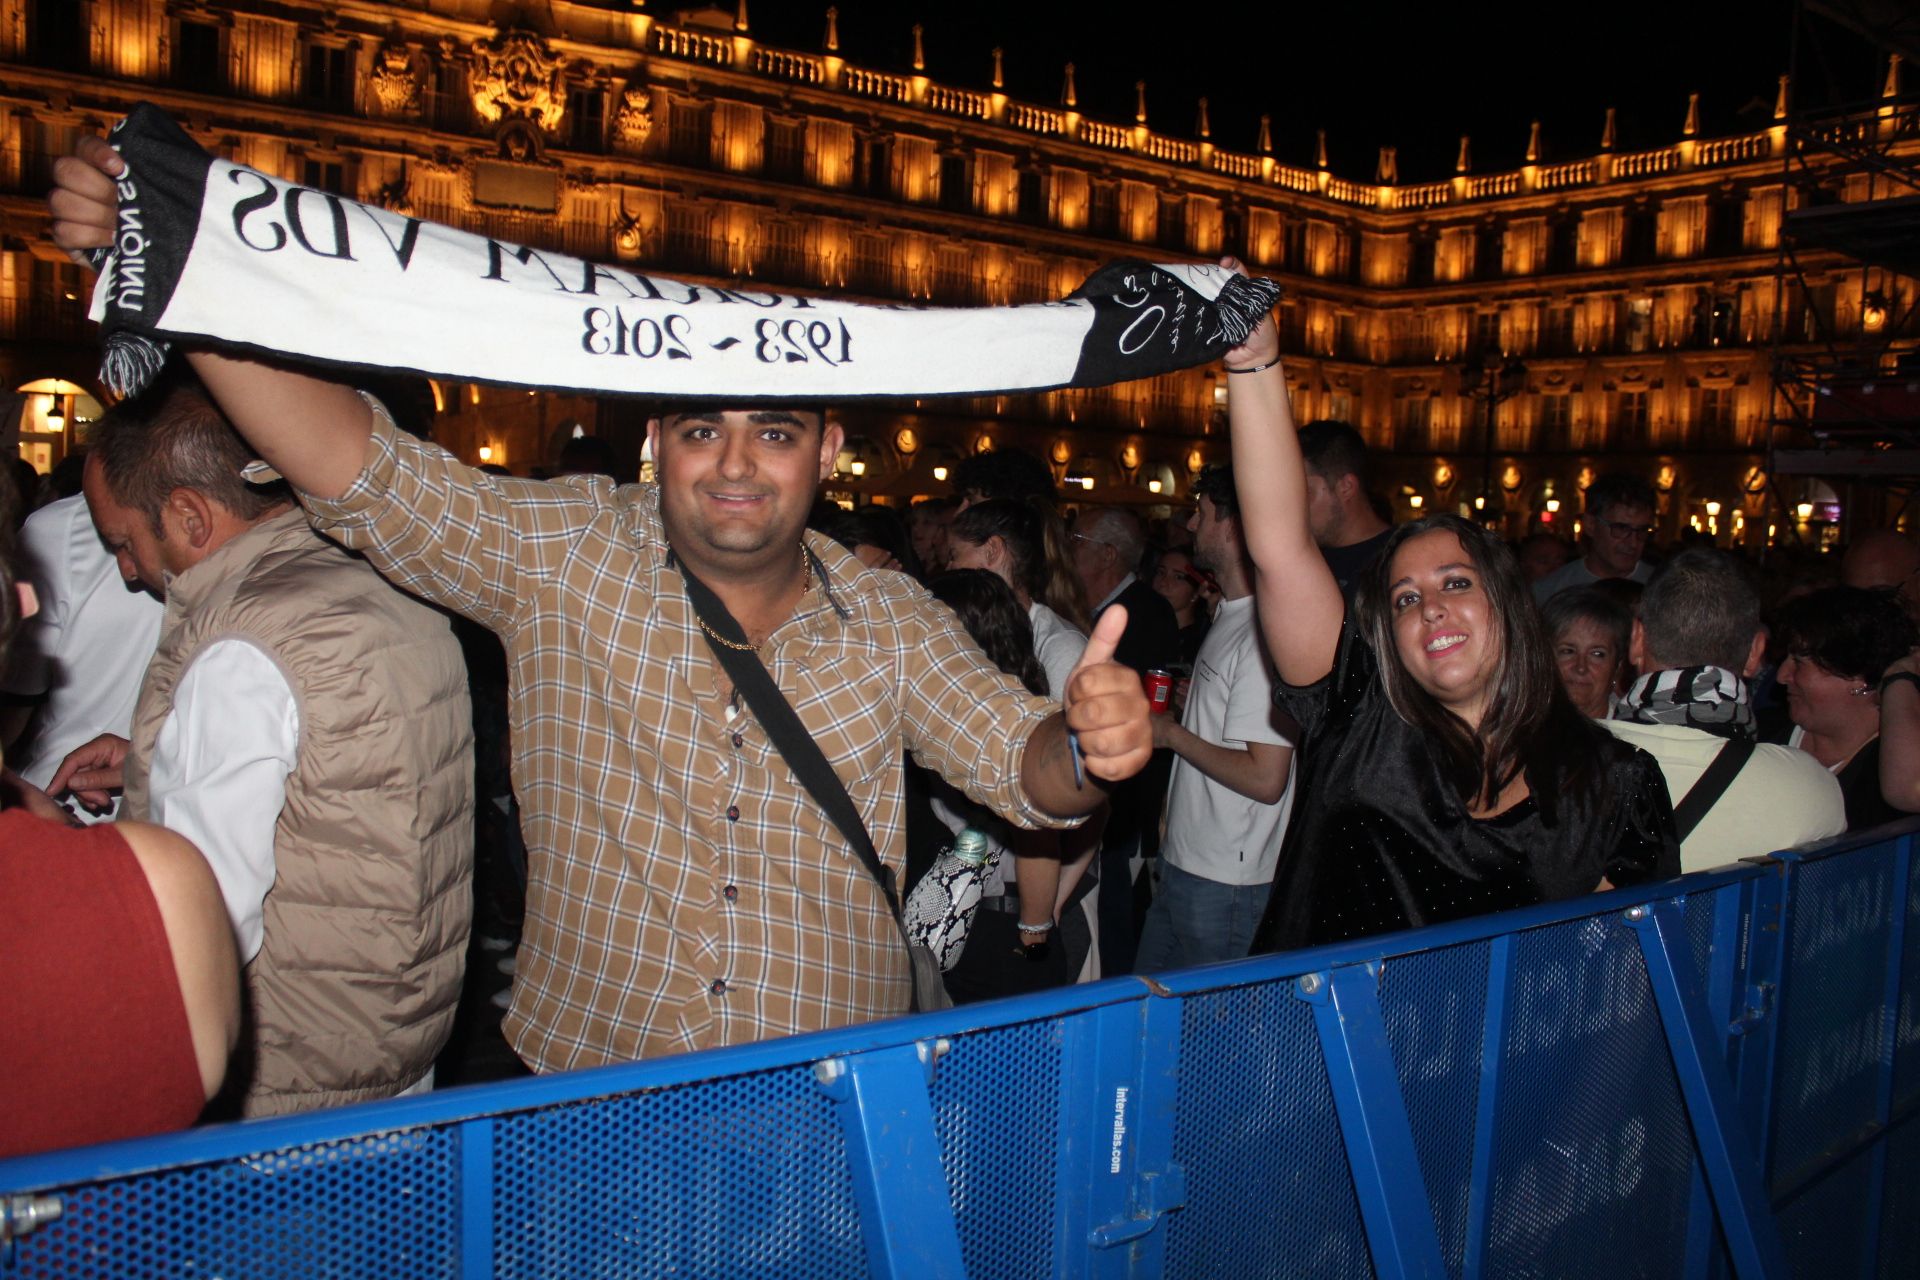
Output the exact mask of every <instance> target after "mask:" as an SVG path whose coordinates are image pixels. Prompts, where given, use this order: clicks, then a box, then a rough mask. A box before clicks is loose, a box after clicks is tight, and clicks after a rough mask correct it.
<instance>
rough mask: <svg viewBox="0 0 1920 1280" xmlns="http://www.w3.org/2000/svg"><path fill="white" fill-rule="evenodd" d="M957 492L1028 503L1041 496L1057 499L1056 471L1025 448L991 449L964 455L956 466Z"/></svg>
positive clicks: (987, 498)
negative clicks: (1049, 468) (1050, 469)
mask: <svg viewBox="0 0 1920 1280" xmlns="http://www.w3.org/2000/svg"><path fill="white" fill-rule="evenodd" d="M953 491H954V492H955V493H957V494H960V495H961V496H963V497H965V496H967V495H969V494H971V495H975V496H977V497H980V498H982V499H985V500H986V501H988V502H992V501H993V500H995V499H996V498H1004V499H1006V500H1007V501H1009V502H1025V501H1026V500H1027V499H1029V498H1041V499H1044V500H1045V501H1047V502H1049V503H1051V502H1053V501H1054V500H1055V494H1054V485H1053V472H1051V471H1049V470H1047V464H1046V463H1044V462H1042V461H1041V460H1040V459H1038V458H1036V457H1034V456H1033V455H1032V454H1030V453H1027V452H1026V451H1024V450H1021V449H990V450H988V451H987V452H986V453H976V454H973V455H972V456H970V457H967V458H963V459H962V460H961V462H960V465H959V466H957V467H955V468H954V469H953Z"/></svg>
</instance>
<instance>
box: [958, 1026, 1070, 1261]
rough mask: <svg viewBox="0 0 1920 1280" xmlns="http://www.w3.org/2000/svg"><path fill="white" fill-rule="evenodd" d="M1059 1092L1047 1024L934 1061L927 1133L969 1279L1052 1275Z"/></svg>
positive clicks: (977, 1038)
mask: <svg viewBox="0 0 1920 1280" xmlns="http://www.w3.org/2000/svg"><path fill="white" fill-rule="evenodd" d="M1062 1084H1063V1081H1062V1079H1061V1076H1060V1031H1059V1027H1058V1025H1057V1024H1055V1023H1050V1022H1047V1023H1028V1024H1025V1025H1022V1026H1014V1027H1002V1028H999V1029H997V1030H994V1031H984V1032H978V1033H976V1034H973V1035H967V1036H959V1037H956V1038H955V1039H954V1041H953V1047H952V1049H950V1050H949V1051H948V1052H947V1054H946V1056H945V1057H943V1058H941V1059H940V1062H939V1070H938V1073H937V1074H936V1075H935V1077H934V1086H933V1119H934V1128H935V1131H936V1132H937V1133H938V1134H939V1135H940V1163H941V1165H942V1167H943V1168H945V1169H946V1173H947V1189H948V1192H949V1193H950V1195H951V1197H952V1200H953V1215H954V1223H955V1225H956V1226H958V1227H959V1229H960V1256H961V1259H962V1260H963V1261H964V1262H965V1263H966V1266H967V1274H968V1275H969V1276H982V1277H985V1276H1004V1277H1006V1280H1019V1278H1020V1277H1023V1276H1033V1277H1043V1276H1048V1275H1051V1274H1052V1273H1053V1229H1054V1226H1053V1224H1054V1186H1053V1182H1054V1174H1055V1166H1056V1164H1057V1163H1058V1162H1057V1160H1056V1159H1055V1156H1056V1153H1057V1151H1058V1148H1059V1142H1060V1090H1061V1088H1062ZM1065 1086H1066V1087H1068V1088H1071V1087H1072V1082H1071V1081H1067V1082H1065Z"/></svg>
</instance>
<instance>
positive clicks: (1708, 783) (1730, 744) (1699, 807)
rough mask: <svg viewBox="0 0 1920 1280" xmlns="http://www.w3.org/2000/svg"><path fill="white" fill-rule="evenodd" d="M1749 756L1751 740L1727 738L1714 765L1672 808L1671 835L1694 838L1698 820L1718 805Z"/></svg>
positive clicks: (1683, 838) (1750, 753) (1751, 748)
mask: <svg viewBox="0 0 1920 1280" xmlns="http://www.w3.org/2000/svg"><path fill="white" fill-rule="evenodd" d="M1752 755H1753V739H1752V738H1728V739H1727V742H1726V745H1725V746H1723V747H1721V748H1720V750H1719V751H1718V752H1716V753H1715V754H1714V757H1713V763H1711V764H1709V765H1708V766H1707V770H1706V772H1705V773H1703V774H1701V775H1700V780H1699V781H1698V782H1696V783H1694V784H1693V785H1692V786H1691V787H1689V788H1687V794H1686V795H1685V796H1683V797H1681V800H1680V803H1679V804H1676V805H1674V806H1673V828H1674V833H1675V834H1676V835H1677V836H1678V837H1679V838H1680V839H1681V840H1682V841H1684V840H1685V839H1686V838H1687V837H1688V836H1690V835H1692V834H1693V829H1694V828H1695V827H1697V826H1699V825H1700V820H1701V819H1702V818H1704V817H1706V816H1707V814H1708V813H1709V812H1711V811H1712V809H1713V806H1714V805H1716V804H1718V803H1719V802H1720V797H1721V796H1723V795H1725V794H1726V793H1727V788H1728V787H1730V786H1732V785H1733V780H1734V779H1735V778H1736V777H1738V776H1739V775H1740V770H1741V769H1743V768H1745V767H1746V763H1747V760H1748V758H1749V757H1750V756H1752Z"/></svg>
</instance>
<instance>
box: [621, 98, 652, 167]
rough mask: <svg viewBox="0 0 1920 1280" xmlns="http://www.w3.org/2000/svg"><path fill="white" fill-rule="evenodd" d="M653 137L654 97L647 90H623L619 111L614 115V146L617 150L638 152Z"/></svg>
mask: <svg viewBox="0 0 1920 1280" xmlns="http://www.w3.org/2000/svg"><path fill="white" fill-rule="evenodd" d="M652 135H653V95H652V94H651V93H649V92H648V91H647V90H645V89H640V88H633V89H626V90H623V91H622V92H621V94H620V107H619V110H617V111H615V112H614V113H613V145H614V148H615V149H616V150H619V151H626V152H637V151H639V150H640V149H641V148H642V147H644V146H646V145H647V139H648V138H649V137H651V136H652Z"/></svg>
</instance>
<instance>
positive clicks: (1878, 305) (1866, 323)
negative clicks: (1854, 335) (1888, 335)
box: [1860, 289, 1887, 333]
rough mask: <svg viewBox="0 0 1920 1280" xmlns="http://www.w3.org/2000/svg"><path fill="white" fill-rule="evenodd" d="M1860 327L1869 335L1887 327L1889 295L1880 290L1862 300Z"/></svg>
mask: <svg viewBox="0 0 1920 1280" xmlns="http://www.w3.org/2000/svg"><path fill="white" fill-rule="evenodd" d="M1860 327H1861V328H1862V329H1865V330H1866V331H1867V332H1868V333H1878V332H1880V331H1881V330H1882V329H1884V328H1886V327H1887V295H1886V294H1884V293H1882V292H1880V291H1879V290H1878V289H1875V290H1873V291H1872V292H1870V293H1868V294H1867V296H1866V297H1864V298H1862V299H1861V300H1860Z"/></svg>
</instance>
